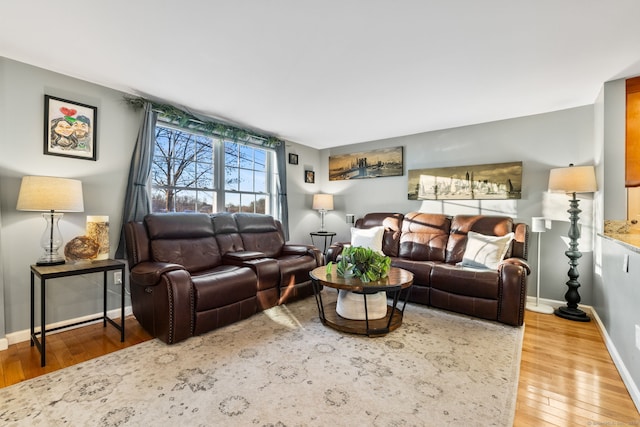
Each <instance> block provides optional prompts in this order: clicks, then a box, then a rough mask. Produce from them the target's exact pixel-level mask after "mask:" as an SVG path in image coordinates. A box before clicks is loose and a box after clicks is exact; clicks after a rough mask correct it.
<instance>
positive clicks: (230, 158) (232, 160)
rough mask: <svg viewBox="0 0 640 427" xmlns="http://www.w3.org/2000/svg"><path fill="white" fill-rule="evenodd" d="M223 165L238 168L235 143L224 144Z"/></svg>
mask: <svg viewBox="0 0 640 427" xmlns="http://www.w3.org/2000/svg"><path fill="white" fill-rule="evenodd" d="M224 165H225V166H231V167H238V144H236V143H235V142H230V141H226V142H225V143H224Z"/></svg>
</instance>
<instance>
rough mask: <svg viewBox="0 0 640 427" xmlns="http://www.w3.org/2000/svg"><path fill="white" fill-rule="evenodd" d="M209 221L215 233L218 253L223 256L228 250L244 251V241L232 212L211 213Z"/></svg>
mask: <svg viewBox="0 0 640 427" xmlns="http://www.w3.org/2000/svg"><path fill="white" fill-rule="evenodd" d="M211 222H212V223H213V230H214V231H215V233H216V241H217V242H218V246H219V247H220V253H221V254H222V255H223V256H224V255H226V254H228V253H229V252H242V251H244V243H243V242H242V237H240V231H239V230H238V225H237V224H236V220H235V218H234V216H233V214H230V213H228V212H218V213H214V214H212V215H211Z"/></svg>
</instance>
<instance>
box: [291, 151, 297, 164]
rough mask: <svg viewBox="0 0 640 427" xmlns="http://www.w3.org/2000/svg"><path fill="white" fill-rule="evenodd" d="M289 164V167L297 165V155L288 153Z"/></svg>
mask: <svg viewBox="0 0 640 427" xmlns="http://www.w3.org/2000/svg"><path fill="white" fill-rule="evenodd" d="M289 164H290V165H297V164H298V155H297V154H293V153H289Z"/></svg>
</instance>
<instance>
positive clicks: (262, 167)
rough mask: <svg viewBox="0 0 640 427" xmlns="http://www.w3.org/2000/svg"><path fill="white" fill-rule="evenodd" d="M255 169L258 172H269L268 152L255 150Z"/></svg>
mask: <svg viewBox="0 0 640 427" xmlns="http://www.w3.org/2000/svg"><path fill="white" fill-rule="evenodd" d="M254 159H255V163H254V169H255V170H257V171H266V170H267V152H266V151H264V150H255V153H254Z"/></svg>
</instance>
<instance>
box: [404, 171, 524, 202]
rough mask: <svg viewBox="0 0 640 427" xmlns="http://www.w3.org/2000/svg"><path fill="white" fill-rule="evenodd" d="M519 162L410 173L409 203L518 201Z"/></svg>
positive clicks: (519, 186)
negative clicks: (418, 201)
mask: <svg viewBox="0 0 640 427" xmlns="http://www.w3.org/2000/svg"><path fill="white" fill-rule="evenodd" d="M521 192H522V162H511V163H493V164H486V165H473V166H454V167H444V168H433V169H412V170H409V188H408V197H409V200H503V199H519V198H520V197H521Z"/></svg>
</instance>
